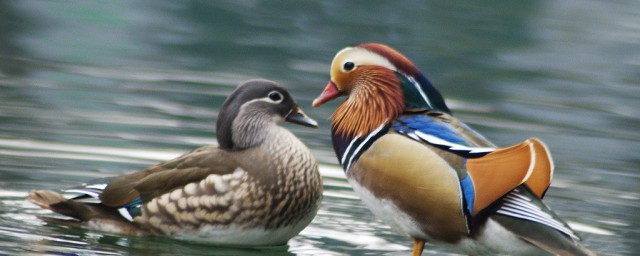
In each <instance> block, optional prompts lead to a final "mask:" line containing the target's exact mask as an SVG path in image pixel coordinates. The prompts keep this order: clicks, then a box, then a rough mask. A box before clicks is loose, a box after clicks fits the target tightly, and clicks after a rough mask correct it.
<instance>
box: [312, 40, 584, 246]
mask: <svg viewBox="0 0 640 256" xmlns="http://www.w3.org/2000/svg"><path fill="white" fill-rule="evenodd" d="M330 73H331V80H330V81H329V83H328V84H327V86H326V87H325V89H324V91H322V93H321V94H320V96H318V98H316V99H315V100H314V101H313V104H312V105H313V107H318V106H320V105H322V104H324V103H326V102H328V101H330V100H333V99H335V98H338V97H340V96H345V97H346V98H345V99H344V101H343V102H342V103H341V104H340V105H339V106H338V107H337V108H336V110H335V111H334V112H333V115H332V116H331V121H332V126H331V130H332V142H333V147H334V150H335V152H336V155H337V158H338V161H339V162H340V165H341V166H342V167H343V169H344V171H345V173H346V176H347V178H348V179H349V181H350V184H352V186H353V189H354V190H355V191H356V192H357V193H358V194H359V195H360V197H361V198H362V200H363V202H364V203H365V204H366V205H367V206H368V207H369V208H370V209H371V211H372V212H373V213H374V214H375V215H376V216H378V217H379V218H380V219H382V220H383V221H385V222H386V223H387V224H388V225H390V226H391V227H392V228H393V229H394V230H396V231H397V232H399V233H401V234H403V235H406V236H408V237H411V238H412V239H413V241H414V246H413V255H420V254H421V253H422V250H423V249H424V244H425V242H426V241H430V242H432V243H436V244H443V245H446V246H450V247H454V248H456V249H458V250H460V251H462V252H465V253H468V254H474V255H476V254H478V255H496V254H509V255H595V254H594V253H593V252H592V251H590V250H589V249H587V248H586V247H584V246H583V245H581V244H580V243H579V241H580V238H579V237H578V235H577V234H576V232H574V231H573V230H572V229H571V227H569V226H568V225H567V224H566V223H565V222H564V221H563V220H562V219H560V218H559V217H558V216H557V215H556V214H555V213H554V212H553V211H552V210H551V209H549V207H547V206H546V205H545V204H544V203H543V202H542V198H543V197H544V195H545V193H546V191H547V189H548V187H549V185H550V183H551V179H552V176H553V169H554V165H553V161H552V159H551V155H550V153H549V150H548V149H547V147H546V145H545V144H544V143H543V142H542V141H540V140H539V139H536V138H530V139H527V140H525V141H523V142H521V143H519V144H516V145H513V146H510V147H505V148H498V147H496V146H495V145H494V144H493V143H491V142H490V141H489V140H487V139H486V138H485V137H483V136H482V135H480V134H479V133H478V132H476V131H474V130H473V129H471V128H470V127H469V126H467V125H465V124H464V123H463V122H462V121H460V120H458V119H457V118H455V117H453V116H452V114H451V111H450V110H449V108H448V107H447V105H446V103H445V100H444V98H443V97H442V95H441V94H440V92H438V90H437V89H436V88H435V87H434V86H433V85H432V84H431V83H430V82H429V80H427V78H426V77H425V76H424V75H423V74H422V73H421V72H420V71H419V70H418V68H417V67H416V66H415V65H414V64H413V63H412V62H411V61H410V60H409V59H408V58H407V57H405V56H404V55H402V54H401V53H400V52H398V51H396V50H394V49H393V48H391V47H389V46H387V45H384V44H379V43H362V44H357V45H354V46H349V47H346V48H344V49H342V50H341V51H339V52H338V53H337V54H336V56H335V58H334V59H333V62H332V63H331V71H330Z"/></svg>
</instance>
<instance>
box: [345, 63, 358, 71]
mask: <svg viewBox="0 0 640 256" xmlns="http://www.w3.org/2000/svg"><path fill="white" fill-rule="evenodd" d="M355 67H356V64H354V63H353V62H351V61H347V62H345V63H344V65H342V69H344V71H351V70H352V69H353V68H355Z"/></svg>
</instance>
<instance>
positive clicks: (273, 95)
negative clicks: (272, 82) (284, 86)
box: [267, 91, 284, 103]
mask: <svg viewBox="0 0 640 256" xmlns="http://www.w3.org/2000/svg"><path fill="white" fill-rule="evenodd" d="M267 98H269V100H270V101H271V102H274V103H280V102H282V100H284V96H282V93H280V92H278V91H270V92H269V94H268V95H267Z"/></svg>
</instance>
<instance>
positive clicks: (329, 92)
mask: <svg viewBox="0 0 640 256" xmlns="http://www.w3.org/2000/svg"><path fill="white" fill-rule="evenodd" d="M340 95H341V94H340V92H339V91H338V87H336V84H334V83H333V82H332V81H329V83H328V84H327V87H325V88H324V91H322V93H321V94H320V96H318V98H316V99H315V100H313V103H311V106H312V107H314V108H315V107H317V106H320V105H322V104H324V103H325V102H327V101H330V100H332V99H335V98H337V97H338V96H340Z"/></svg>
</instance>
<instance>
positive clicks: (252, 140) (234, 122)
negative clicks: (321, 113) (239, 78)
mask: <svg viewBox="0 0 640 256" xmlns="http://www.w3.org/2000/svg"><path fill="white" fill-rule="evenodd" d="M284 121H287V122H291V123H295V124H300V125H304V126H308V127H318V123H317V122H316V121H315V120H313V119H311V118H309V117H308V116H307V115H306V114H305V113H304V112H302V110H301V109H300V107H298V104H296V102H295V101H294V100H293V98H292V97H291V95H290V94H289V92H288V91H287V90H286V89H284V88H283V87H282V86H280V85H278V84H277V83H276V82H273V81H269V80H263V79H254V80H249V81H246V82H243V83H241V84H240V85H238V87H237V88H236V89H235V90H234V91H233V92H232V93H231V95H229V97H228V98H227V100H226V101H225V102H224V104H223V105H222V108H221V109H220V112H219V113H218V120H217V122H216V133H217V139H218V143H219V145H220V148H222V149H225V150H241V149H246V148H250V147H253V146H256V145H258V144H260V143H262V142H263V141H264V139H265V135H266V134H268V132H269V130H268V129H273V128H275V126H276V125H278V124H280V123H282V122H284Z"/></svg>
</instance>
